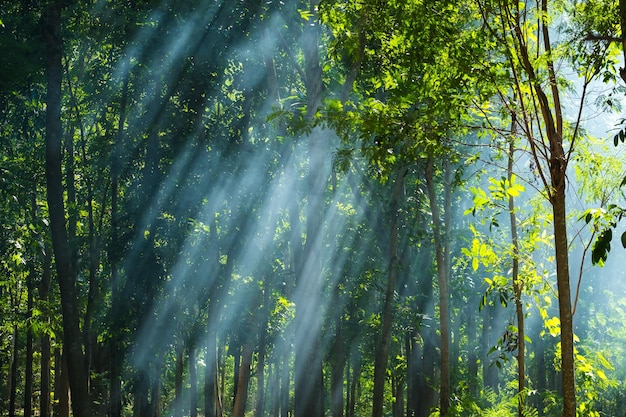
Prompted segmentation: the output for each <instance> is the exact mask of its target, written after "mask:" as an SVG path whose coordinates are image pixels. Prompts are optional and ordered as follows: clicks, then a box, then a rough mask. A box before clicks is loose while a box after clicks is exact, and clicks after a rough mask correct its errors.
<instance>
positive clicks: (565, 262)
mask: <svg viewBox="0 0 626 417" xmlns="http://www.w3.org/2000/svg"><path fill="white" fill-rule="evenodd" d="M564 181H565V175H564V172H563V175H562V176H561V178H560V179H558V178H556V179H555V178H554V177H553V185H554V186H555V191H554V195H553V197H552V213H553V216H554V247H555V253H556V282H557V288H558V293H559V317H560V320H561V370H562V371H561V382H562V387H563V417H576V379H575V372H574V328H573V323H572V303H571V298H570V297H571V295H570V279H569V278H570V277H569V254H568V240H567V215H566V209H565V187H564ZM555 183H556V184H555Z"/></svg>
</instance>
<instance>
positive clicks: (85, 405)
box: [44, 1, 91, 417]
mask: <svg viewBox="0 0 626 417" xmlns="http://www.w3.org/2000/svg"><path fill="white" fill-rule="evenodd" d="M44 40H45V45H46V85H47V93H46V180H47V181H46V185H47V200H48V210H49V215H50V230H51V236H52V247H53V251H54V257H55V264H56V269H57V280H58V283H59V289H60V294H61V311H62V315H63V346H64V351H65V354H66V355H67V358H68V374H69V375H68V377H69V384H70V389H71V390H72V393H73V401H72V407H73V412H74V416H75V417H90V416H91V412H90V403H89V392H88V389H87V387H88V375H87V371H86V369H85V367H84V364H85V361H84V355H83V351H82V346H81V340H82V338H81V333H80V326H79V318H80V316H79V308H78V296H77V291H76V282H75V278H76V277H75V273H74V270H73V267H72V256H71V249H70V244H69V241H68V233H67V229H66V224H65V204H64V201H63V193H64V190H63V180H62V173H61V172H62V171H61V165H62V163H61V147H62V126H61V81H62V76H63V66H62V64H61V54H62V43H61V2H60V1H50V2H49V4H48V7H47V11H46V26H45V30H44Z"/></svg>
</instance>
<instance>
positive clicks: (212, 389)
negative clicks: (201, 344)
mask: <svg viewBox="0 0 626 417" xmlns="http://www.w3.org/2000/svg"><path fill="white" fill-rule="evenodd" d="M210 311H211V310H210V309H209V312H210ZM211 317H212V315H211V314H209V319H211ZM216 338H217V336H216V333H215V329H214V327H213V326H212V325H211V324H209V330H208V334H207V344H206V352H205V356H204V361H205V362H206V367H205V368H204V415H205V416H206V417H217V415H218V413H217V401H216V398H217V340H216Z"/></svg>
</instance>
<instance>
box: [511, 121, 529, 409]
mask: <svg viewBox="0 0 626 417" xmlns="http://www.w3.org/2000/svg"><path fill="white" fill-rule="evenodd" d="M516 127H517V121H516V117H515V114H513V115H512V118H511V132H512V133H513V134H515V131H516ZM514 152H515V139H514V138H511V139H509V151H508V163H507V179H508V180H509V184H510V183H511V180H512V178H513V160H514V159H513V157H514ZM509 223H510V227H511V244H512V247H513V253H512V261H513V262H512V268H511V281H512V285H513V293H514V296H515V315H516V317H517V392H518V396H517V401H518V403H517V415H518V417H524V416H523V414H524V402H525V397H526V393H525V392H524V391H525V389H526V369H525V366H526V365H525V346H526V345H525V341H524V337H525V332H524V305H523V304H522V292H523V289H524V283H523V282H522V280H521V278H520V276H519V255H520V253H519V241H518V235H517V216H516V214H515V199H514V198H513V196H512V195H509Z"/></svg>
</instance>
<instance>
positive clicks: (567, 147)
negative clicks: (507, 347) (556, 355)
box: [478, 0, 605, 417]
mask: <svg viewBox="0 0 626 417" xmlns="http://www.w3.org/2000/svg"><path fill="white" fill-rule="evenodd" d="M478 5H479V7H480V9H481V13H482V16H483V24H484V25H485V27H486V28H487V29H488V30H489V32H490V33H491V35H492V36H493V41H494V43H495V45H496V46H499V47H500V48H501V56H503V57H505V58H504V60H503V61H501V62H499V63H498V64H497V65H498V67H499V68H500V69H501V71H504V72H505V73H506V74H508V76H509V77H510V80H511V81H510V84H508V85H505V86H503V87H498V89H499V92H498V94H499V97H500V98H501V99H502V104H503V106H505V107H506V108H507V109H509V110H510V111H512V112H519V115H518V116H517V117H516V119H515V120H517V121H518V125H519V130H520V132H522V134H523V135H524V136H525V137H526V139H527V142H528V145H529V148H530V153H531V156H532V159H533V163H534V167H535V169H536V170H537V171H536V172H537V175H538V176H539V177H540V180H541V183H542V185H543V187H544V188H543V193H544V195H545V196H546V198H547V199H548V201H549V202H550V204H551V207H552V211H553V219H552V221H553V227H554V247H555V263H556V281H557V287H558V301H559V317H560V329H561V342H560V351H561V366H562V368H561V369H562V374H561V375H562V385H563V415H564V416H568V417H569V416H572V417H573V416H574V415H575V414H576V388H575V384H576V378H575V360H574V335H573V322H572V300H571V292H570V272H569V249H568V248H569V240H568V235H567V204H566V184H567V168H568V165H569V161H570V158H571V155H572V152H573V150H574V148H575V143H576V141H577V140H579V134H580V131H579V126H580V121H581V113H582V109H583V106H584V98H585V97H586V91H587V87H588V85H589V83H590V82H591V81H592V80H593V79H594V78H595V77H596V76H597V75H598V72H599V70H600V68H601V67H602V62H604V59H605V55H604V53H605V49H602V50H599V51H595V53H594V54H592V55H589V56H587V57H586V58H584V59H581V60H579V61H577V62H575V64H576V65H579V66H578V68H579V73H580V76H581V77H582V92H581V95H582V97H581V99H580V101H579V107H578V111H577V116H576V117H575V120H574V122H573V123H572V124H568V123H564V115H563V112H564V110H563V104H562V101H561V96H562V87H561V85H562V83H561V81H562V80H561V79H560V78H559V74H558V73H557V68H558V66H557V59H559V57H560V56H562V51H561V50H560V49H559V48H558V47H555V44H554V43H553V42H552V40H551V36H553V35H552V33H551V30H556V29H557V27H556V25H555V24H554V22H555V16H556V14H557V13H562V12H564V10H563V9H562V8H560V6H559V4H558V3H557V2H550V1H547V0H542V1H541V2H539V3H538V4H537V5H534V4H531V3H530V2H521V3H516V4H495V3H490V2H482V1H479V2H478ZM495 19H497V20H495ZM534 56H540V57H541V59H540V60H536V59H535V58H534ZM509 85H510V87H508V86H509ZM507 88H510V89H511V91H512V94H513V96H514V97H515V100H511V101H509V100H507V99H506V97H509V94H508V93H509V92H508V91H506V89H507Z"/></svg>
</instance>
